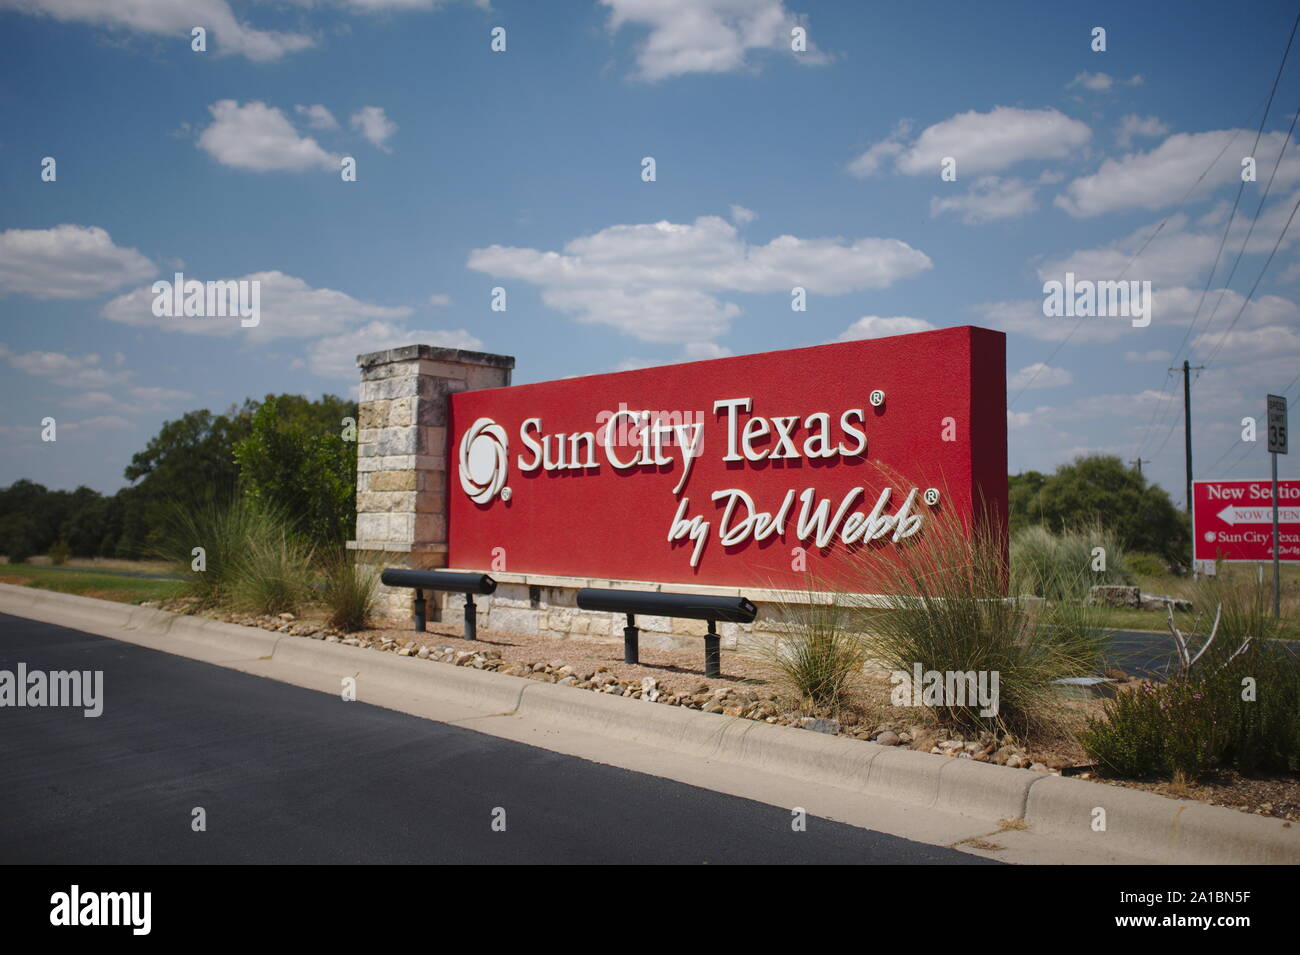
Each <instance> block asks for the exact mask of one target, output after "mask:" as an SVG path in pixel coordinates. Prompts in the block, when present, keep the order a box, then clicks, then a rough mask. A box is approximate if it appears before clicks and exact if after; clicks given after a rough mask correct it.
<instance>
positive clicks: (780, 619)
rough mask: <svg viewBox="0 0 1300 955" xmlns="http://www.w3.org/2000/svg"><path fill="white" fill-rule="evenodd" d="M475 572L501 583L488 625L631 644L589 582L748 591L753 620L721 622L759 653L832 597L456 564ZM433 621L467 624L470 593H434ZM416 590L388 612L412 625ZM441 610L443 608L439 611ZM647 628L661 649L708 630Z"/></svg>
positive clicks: (486, 601) (646, 635)
mask: <svg viewBox="0 0 1300 955" xmlns="http://www.w3.org/2000/svg"><path fill="white" fill-rule="evenodd" d="M451 569H455V570H463V571H469V572H472V573H486V574H488V575H490V576H491V577H492V579H493V580H495V581H496V582H497V589H496V592H495V593H493V594H490V595H489V596H486V597H475V598H474V604H475V606H476V607H477V609H478V625H479V627H481V628H483V629H485V630H497V631H506V632H511V633H523V634H541V635H543V636H549V637H554V638H556V639H557V640H564V639H568V638H570V637H578V638H581V639H586V640H600V641H608V642H610V643H620V644H621V643H622V642H623V627H624V626H625V625H626V623H627V620H626V618H625V617H624V616H622V615H621V614H613V613H607V612H597V611H592V610H580V609H578V600H577V598H578V591H579V590H580V589H582V588H583V587H599V588H603V589H611V590H649V591H654V592H661V591H662V592H666V593H691V594H711V595H717V596H722V597H747V598H748V599H749V600H750V601H752V602H753V603H754V604H755V605H756V606H757V607H758V616H757V617H756V618H755V620H754V622H753V623H745V624H740V623H719V624H718V625H717V629H718V634H719V636H720V637H721V640H720V641H719V642H720V644H721V648H722V649H723V650H728V651H737V650H739V651H753V650H757V649H762V648H766V647H771V646H772V645H773V643H774V642H775V641H776V640H777V639H778V638H780V637H781V636H782V635H784V634H788V633H790V632H791V631H792V630H794V629H795V624H793V623H792V622H791V618H792V616H793V615H794V614H796V613H798V610H799V607H800V605H801V604H802V605H804V606H807V605H808V604H809V603H811V602H816V603H829V602H830V601H831V600H832V599H833V596H832V595H831V594H828V593H820V592H806V591H782V590H764V589H761V588H752V589H751V588H743V587H742V588H737V587H700V586H694V585H688V584H662V583H656V582H654V581H647V580H609V579H607V578H586V577H554V576H549V575H542V574H512V573H504V572H500V571H491V570H485V569H483V568H480V567H464V568H451ZM425 596H426V598H427V599H428V605H427V608H426V610H427V612H428V616H429V619H430V620H439V621H446V622H448V623H460V621H461V620H463V619H464V607H465V598H464V597H463V596H461V595H459V594H445V593H440V594H437V595H436V597H435V596H434V595H432V594H426V595H425ZM411 600H412V598H411V594H410V591H407V592H406V595H405V600H404V602H403V603H402V604H401V610H400V612H399V613H397V614H393V613H392V612H391V607H392V604H391V603H389V604H386V605H385V606H386V608H388V613H387V616H388V617H389V618H390V619H392V620H394V621H400V622H402V623H403V624H404V625H409V621H410V620H411V616H412V604H411ZM852 601H853V604H854V606H864V605H869V604H870V603H871V602H872V598H871V597H867V596H863V595H854V596H853V597H852ZM435 608H436V609H435ZM636 622H637V626H638V627H639V628H640V630H641V636H640V645H641V646H642V647H646V648H650V649H656V650H694V649H701V648H702V647H703V641H702V639H701V638H702V637H703V636H704V635H705V633H707V632H708V624H707V623H706V622H705V621H703V620H684V619H680V618H673V617H661V616H652V615H649V614H646V615H641V616H638V617H637V618H636Z"/></svg>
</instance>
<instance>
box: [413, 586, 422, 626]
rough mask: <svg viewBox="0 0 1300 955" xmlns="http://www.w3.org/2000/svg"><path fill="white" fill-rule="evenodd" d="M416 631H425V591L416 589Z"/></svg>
mask: <svg viewBox="0 0 1300 955" xmlns="http://www.w3.org/2000/svg"><path fill="white" fill-rule="evenodd" d="M415 632H416V633H424V591H423V590H420V589H419V588H418V587H417V588H416V590H415Z"/></svg>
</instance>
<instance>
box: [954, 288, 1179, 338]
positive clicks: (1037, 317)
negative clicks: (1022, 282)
mask: <svg viewBox="0 0 1300 955" xmlns="http://www.w3.org/2000/svg"><path fill="white" fill-rule="evenodd" d="M971 311H973V312H975V313H976V314H978V315H980V316H981V318H982V321H981V323H980V324H985V325H988V326H990V327H992V328H997V329H1000V330H1001V331H1004V332H1006V333H1007V334H1008V335H1024V336H1026V337H1027V338H1033V339H1037V340H1038V341H1044V342H1060V341H1066V340H1067V339H1068V341H1069V343H1070V344H1071V345H1092V344H1098V343H1103V342H1113V341H1118V340H1119V339H1121V338H1124V337H1125V336H1129V335H1135V336H1136V335H1141V334H1142V333H1143V332H1145V331H1147V329H1142V328H1134V327H1133V326H1132V325H1131V324H1130V323H1131V321H1132V320H1131V319H1128V318H1061V317H1049V316H1047V315H1044V314H1043V300H1042V299H1017V300H1012V301H1004V302H983V303H980V304H978V305H973V306H971ZM1150 327H1152V328H1154V327H1156V319H1152V324H1151V326H1150Z"/></svg>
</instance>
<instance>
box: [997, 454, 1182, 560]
mask: <svg viewBox="0 0 1300 955" xmlns="http://www.w3.org/2000/svg"><path fill="white" fill-rule="evenodd" d="M1010 508H1011V526H1012V528H1013V529H1015V528H1017V527H1020V526H1024V525H1025V524H1044V525H1046V526H1048V527H1050V528H1052V529H1053V530H1058V531H1059V530H1064V529H1066V528H1070V527H1078V526H1080V525H1084V524H1091V523H1094V522H1095V523H1098V524H1100V525H1101V526H1102V527H1105V528H1106V529H1108V530H1110V531H1113V532H1114V533H1115V534H1116V536H1118V537H1119V540H1120V543H1121V544H1122V545H1123V546H1124V547H1125V548H1127V549H1128V550H1132V551H1144V552H1148V553H1153V554H1159V555H1161V556H1162V557H1164V558H1165V559H1166V560H1168V561H1171V562H1174V563H1186V562H1187V559H1188V548H1189V546H1190V529H1189V527H1188V523H1187V519H1186V516H1185V515H1184V514H1183V513H1182V512H1181V511H1179V510H1178V509H1177V508H1176V507H1174V504H1173V501H1171V500H1170V498H1169V494H1168V492H1166V491H1165V490H1164V489H1163V488H1161V487H1159V486H1158V485H1154V484H1148V483H1147V482H1146V479H1145V478H1144V477H1143V476H1142V475H1141V474H1139V473H1138V472H1137V471H1135V470H1134V469H1132V468H1130V467H1127V466H1126V465H1125V464H1124V462H1123V461H1121V460H1120V459H1119V458H1118V457H1113V456H1109V455H1090V456H1087V457H1079V458H1075V459H1074V461H1073V462H1072V463H1070V464H1063V465H1061V466H1060V467H1058V468H1057V469H1056V472H1055V473H1054V474H1051V475H1048V476H1044V475H1042V474H1040V473H1038V472H1036V471H1027V472H1025V473H1024V474H1018V475H1013V476H1012V477H1011V478H1010Z"/></svg>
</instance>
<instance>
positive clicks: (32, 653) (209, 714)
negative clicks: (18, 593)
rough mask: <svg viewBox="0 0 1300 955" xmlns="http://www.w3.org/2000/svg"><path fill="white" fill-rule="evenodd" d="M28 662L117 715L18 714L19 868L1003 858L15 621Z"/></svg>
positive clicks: (8, 787)
mask: <svg viewBox="0 0 1300 955" xmlns="http://www.w3.org/2000/svg"><path fill="white" fill-rule="evenodd" d="M20 661H21V662H23V663H25V664H26V665H27V668H28V671H29V672H30V671H32V670H45V671H49V670H102V671H103V672H104V711H103V715H101V716H99V717H98V718H86V717H84V716H83V715H82V711H81V710H80V709H55V708H46V709H34V708H20V709H15V708H10V707H3V708H0V766H3V774H2V779H3V781H2V782H0V863H14V862H43V863H74V864H88V863H130V864H137V863H684V864H706V863H712V864H722V863H931V864H952V863H960V864H984V863H985V862H986V860H983V859H980V858H977V857H974V856H970V855H967V854H964V853H960V852H956V851H954V850H951V849H944V848H939V847H936V846H931V845H927V844H924V843H917V842H911V841H908V840H905V839H901V838H898V837H895V836H889V835H884V834H881V833H877V832H872V831H870V830H865V829H859V828H856V827H853V826H848V825H843V824H840V823H835V822H830V821H827V820H823V819H818V818H809V819H808V821H807V831H805V832H794V831H792V828H791V816H790V812H789V810H788V809H786V808H780V807H774V806H768V805H766V804H763V803H758V802H752V801H750V800H746V799H741V798H738V797H734V796H729V795H725V794H722V793H717V792H713V791H710V790H705V789H699V788H696V787H693V786H688V785H685V784H682V783H678V782H674V781H671V780H667V779H661V778H658V777H654V776H648V775H642V774H639V773H634V772H630V771H628V770H623V769H619V768H616V767H612V766H606V765H602V764H598V763H593V762H588V761H586V760H582V759H578V758H575V757H571V756H565V755H561V754H559V753H553V752H550V751H548V750H543V749H537V748H534V747H530V746H526V745H523V744H520V743H515V742H511V741H509V740H503V739H498V738H496V737H493V736H486V735H483V734H480V733H475V732H472V731H470V730H466V729H461V728H459V727H454V726H448V725H445V724H442V723H436V722H433V721H430V720H425V719H420V718H417V717H413V716H408V715H406V714H403V713H397V712H393V711H390V710H384V709H380V708H378V707H374V706H370V705H367V704H365V703H345V702H343V701H342V700H340V699H339V698H338V697H336V696H331V695H327V694H323V693H317V692H314V691H312V690H306V689H302V688H299V687H295V686H290V685H288V684H283V683H278V682H275V681H273V680H266V679H262V678H259V677H254V676H249V675H247V674H243V673H238V672H236V671H234V670H227V669H223V668H221V667H216V666H211V665H209V664H205V663H199V662H197V661H194V660H188V659H185V658H182V657H177V656H172V655H170V654H165V653H161V652H157V651H154V650H148V649H145V648H143V647H137V646H134V645H132V644H128V643H121V642H118V641H115V640H110V639H107V638H104V637H98V636H92V635H89V634H85V633H81V632H79V631H76V630H70V629H67V628H63V627H57V626H53V625H51V624H45V623H39V622H36V621H31V620H26V619H23V618H19V617H10V616H5V615H0V670H9V671H15V670H16V668H17V664H18V662H20ZM194 807H203V808H204V810H206V814H207V831H206V832H193V831H192V830H191V818H192V815H191V813H192V810H193V809H194ZM495 807H501V808H504V809H505V820H506V831H504V832H494V831H493V830H492V827H491V822H492V813H493V810H494V808H495Z"/></svg>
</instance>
